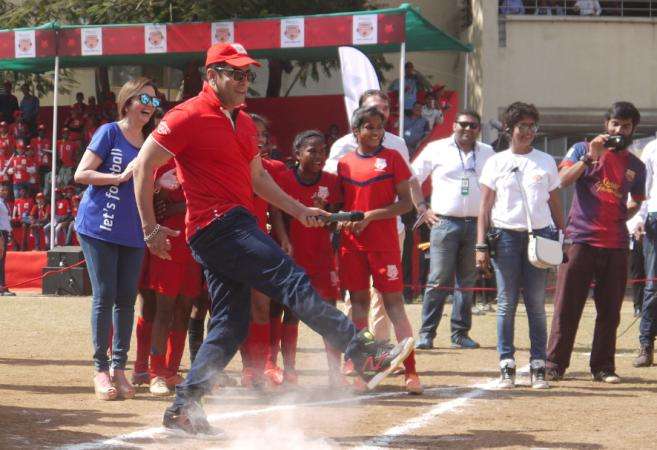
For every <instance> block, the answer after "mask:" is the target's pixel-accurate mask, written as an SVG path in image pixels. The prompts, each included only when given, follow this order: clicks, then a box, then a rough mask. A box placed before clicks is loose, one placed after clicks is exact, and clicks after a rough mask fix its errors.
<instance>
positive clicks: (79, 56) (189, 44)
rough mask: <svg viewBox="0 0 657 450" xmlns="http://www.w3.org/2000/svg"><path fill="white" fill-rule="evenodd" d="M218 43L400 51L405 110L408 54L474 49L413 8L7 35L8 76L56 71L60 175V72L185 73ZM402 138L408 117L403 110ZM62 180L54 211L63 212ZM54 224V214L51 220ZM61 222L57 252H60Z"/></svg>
mask: <svg viewBox="0 0 657 450" xmlns="http://www.w3.org/2000/svg"><path fill="white" fill-rule="evenodd" d="M217 42H239V43H240V44H242V45H243V46H244V47H246V48H247V49H248V51H249V53H250V54H251V55H252V56H254V57H256V58H269V57H275V58H279V59H291V60H318V59H324V58H337V56H338V50H337V49H338V47H340V46H353V47H356V48H358V49H359V50H361V51H362V52H364V53H366V54H367V53H369V54H372V53H387V52H400V55H401V56H400V74H399V77H400V78H399V81H400V87H399V91H400V92H399V97H400V98H399V106H400V109H401V108H403V105H404V97H403V96H404V63H405V53H406V51H456V52H465V53H466V70H467V53H468V52H470V51H472V48H471V46H469V45H466V44H463V43H462V42H460V41H459V40H458V39H456V38H454V37H452V36H450V35H449V34H447V33H445V32H444V31H442V30H440V29H439V28H437V27H436V26H434V25H433V24H431V23H430V22H429V21H428V20H426V19H425V18H424V17H422V15H421V14H420V12H419V11H418V9H416V8H414V7H413V6H411V5H409V4H403V5H401V6H400V7H398V8H388V9H378V10H367V11H358V12H346V13H337V14H319V15H310V16H298V17H277V18H266V19H244V20H234V21H221V22H202V23H198V22H195V23H166V24H113V25H84V26H77V25H60V24H58V23H56V22H53V23H48V24H45V25H42V26H40V27H35V28H21V29H13V30H0V70H9V71H19V72H34V73H41V72H48V71H51V70H54V72H55V83H54V90H55V92H54V105H53V116H54V117H53V158H52V161H53V166H52V173H53V174H54V173H56V161H57V158H56V151H57V149H56V136H57V93H58V88H59V68H60V67H65V68H70V67H95V66H99V65H119V64H120V65H130V64H134V65H145V64H148V65H164V66H170V67H183V66H184V65H186V64H188V63H189V62H192V61H203V59H204V53H205V51H206V50H207V48H208V47H209V46H210V45H212V44H214V43H217ZM399 117H400V124H399V129H400V133H403V128H404V127H403V118H404V115H403V112H402V111H400V116H399ZM55 178H56V177H54V176H53V177H52V183H53V186H52V198H51V208H52V210H53V211H54V210H55V204H54V203H55V200H54V199H55V196H54V191H55ZM51 220H53V221H54V215H53V218H52V219H51ZM54 229H55V226H54V223H53V224H52V226H51V239H50V243H51V244H50V245H51V247H52V246H53V245H54V242H55V240H54Z"/></svg>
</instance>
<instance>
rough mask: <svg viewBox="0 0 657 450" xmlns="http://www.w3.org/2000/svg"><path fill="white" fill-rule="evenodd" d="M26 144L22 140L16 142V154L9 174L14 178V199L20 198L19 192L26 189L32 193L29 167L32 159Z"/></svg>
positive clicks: (8, 171)
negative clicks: (27, 151) (26, 151)
mask: <svg viewBox="0 0 657 450" xmlns="http://www.w3.org/2000/svg"><path fill="white" fill-rule="evenodd" d="M25 150H26V149H25V144H24V143H23V140H22V139H19V140H17V141H16V154H15V155H14V157H13V159H12V161H11V164H10V166H9V169H8V170H7V173H8V174H9V175H11V177H12V183H13V185H14V198H18V197H19V195H18V192H19V191H20V190H21V189H25V191H26V192H27V193H29V192H30V174H29V173H28V171H27V167H28V165H29V164H30V159H29V158H28V156H27V154H26V153H25Z"/></svg>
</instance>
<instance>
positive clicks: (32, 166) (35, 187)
mask: <svg viewBox="0 0 657 450" xmlns="http://www.w3.org/2000/svg"><path fill="white" fill-rule="evenodd" d="M25 157H26V158H27V168H26V170H27V182H28V183H29V185H30V192H38V191H39V190H40V181H41V177H40V176H39V160H38V159H37V157H36V155H35V154H34V150H33V149H32V147H31V146H29V145H28V146H27V147H25Z"/></svg>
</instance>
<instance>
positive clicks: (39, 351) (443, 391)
mask: <svg viewBox="0 0 657 450" xmlns="http://www.w3.org/2000/svg"><path fill="white" fill-rule="evenodd" d="M89 309H90V299H89V298H87V297H83V298H80V297H77V298H75V297H70V298H56V297H41V296H39V297H30V296H25V295H22V296H19V297H16V298H7V297H4V298H2V300H0V342H2V347H0V406H1V407H0V424H2V427H1V428H0V429H1V431H0V448H2V449H5V448H7V449H9V448H30V449H32V448H52V447H64V448H71V449H86V448H149V449H151V448H152V449H155V448H171V449H174V448H175V449H195V448H233V449H242V448H249V449H258V450H272V449H330V448H344V447H348V448H351V447H360V448H404V449H407V448H449V449H478V448H536V449H538V448H550V449H554V448H584V449H599V448H600V449H602V448H609V449H618V448H628V449H630V448H631V449H640V448H657V441H656V440H655V439H654V437H653V434H652V433H653V432H654V430H655V424H656V423H657V408H655V406H654V405H655V404H657V384H656V383H655V381H656V380H657V368H647V369H635V368H633V367H632V365H631V362H632V357H633V356H634V353H635V348H636V345H637V332H638V324H637V323H635V324H634V325H633V326H632V328H631V329H630V330H629V331H628V332H627V333H626V334H625V335H624V336H622V337H621V338H620V340H619V345H618V352H617V369H618V370H617V371H618V373H619V375H620V376H621V377H622V378H623V383H622V384H620V385H602V384H599V383H593V382H592V381H590V375H589V372H588V351H589V348H590V341H591V337H592V330H593V321H594V318H595V310H594V309H593V306H592V304H589V305H588V306H587V309H586V311H585V313H584V316H583V319H582V325H581V327H580V332H579V334H578V336H577V340H576V342H577V344H576V350H575V354H574V356H573V361H572V364H571V369H570V370H569V372H568V373H567V375H566V380H564V381H562V382H559V383H554V384H553V387H552V389H550V390H548V391H535V390H532V389H531V388H530V387H528V386H526V385H525V386H519V387H518V388H516V389H515V390H512V391H498V390H496V389H495V380H496V378H497V375H498V372H497V359H498V358H497V353H496V351H495V344H496V335H495V316H494V314H491V313H489V314H487V315H485V316H475V317H474V318H473V321H474V324H473V331H472V337H474V338H475V339H477V340H478V341H480V343H481V344H482V348H481V349H478V350H469V351H464V350H452V349H450V348H449V338H448V334H449V333H448V331H449V330H448V325H449V319H448V317H444V318H443V323H442V325H441V327H440V330H439V336H438V339H437V340H436V343H437V345H438V346H439V347H438V348H437V349H436V350H432V351H425V352H420V353H419V355H418V371H419V373H420V376H421V378H422V381H423V382H424V384H425V387H426V393H425V394H424V395H422V396H410V395H407V394H406V393H405V392H404V391H403V390H402V384H403V377H391V378H389V379H387V380H386V381H384V383H383V384H382V385H381V386H380V387H379V388H377V389H376V390H375V391H373V392H370V393H367V394H365V395H355V394H353V393H350V392H336V391H331V390H329V389H327V388H326V362H325V357H324V352H323V345H322V341H321V339H320V338H319V336H317V335H315V334H314V333H312V332H311V331H309V330H308V329H307V328H305V327H302V330H301V333H300V342H299V344H300V345H299V346H300V350H299V354H298V368H299V369H300V374H301V377H300V383H299V388H297V389H281V390H280V391H278V392H273V393H258V392H253V391H246V390H244V389H241V388H230V389H226V390H224V391H222V392H220V393H219V394H218V395H216V396H213V397H209V398H208V399H207V401H206V410H207V412H208V414H209V418H210V421H211V423H213V424H214V425H216V426H217V427H220V428H221V429H223V431H224V432H225V433H226V436H225V437H223V438H221V439H214V440H209V441H208V440H201V439H189V438H182V437H180V436H176V435H172V434H170V433H164V432H163V431H162V429H161V428H160V421H161V416H162V412H163V410H164V408H165V407H166V406H167V405H168V403H169V401H170V399H162V398H154V397H151V396H150V395H149V394H148V393H147V392H146V391H145V390H141V391H140V392H139V393H138V395H137V397H136V399H134V400H127V401H114V402H100V401H97V400H95V398H94V397H93V390H92V384H91V378H92V376H93V370H92V366H91V343H90V337H89V335H90V324H89V321H90V319H89ZM408 310H409V315H410V316H411V320H412V323H413V325H414V326H415V327H417V325H418V317H419V313H420V307H419V305H411V306H409V308H408ZM548 312H551V306H550V307H549V308H548ZM446 314H449V308H446ZM549 320H550V318H548V323H549ZM632 322H633V318H632V304H631V303H630V302H626V303H625V304H624V307H623V318H622V322H621V326H620V328H619V331H622V330H624V329H625V328H626V327H628V326H629V325H630V324H631V323H632ZM133 343H134V340H133ZM516 343H517V347H518V348H519V351H518V354H517V361H518V364H519V366H524V365H526V364H527V362H528V353H527V347H528V337H527V320H526V316H525V314H524V310H523V308H522V307H519V309H518V318H517V323H516ZM133 356H134V348H133V349H132V350H131V357H133ZM188 361H189V359H188V357H187V355H185V357H184V358H183V366H184V367H187V365H188ZM130 367H131V365H130ZM240 367H241V363H240V360H239V356H237V357H236V358H235V359H234V360H233V362H231V364H230V366H229V367H228V369H229V370H228V372H229V373H230V374H231V375H233V376H234V377H237V376H238V374H239V372H238V371H239V369H240ZM527 382H528V380H527V379H526V377H520V383H525V384H526V383H527Z"/></svg>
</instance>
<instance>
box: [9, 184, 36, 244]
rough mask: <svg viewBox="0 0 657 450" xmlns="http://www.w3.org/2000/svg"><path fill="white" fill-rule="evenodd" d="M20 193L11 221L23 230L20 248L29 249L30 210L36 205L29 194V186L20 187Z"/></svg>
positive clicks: (15, 201)
mask: <svg viewBox="0 0 657 450" xmlns="http://www.w3.org/2000/svg"><path fill="white" fill-rule="evenodd" d="M17 194H18V195H16V199H15V200H14V211H13V212H12V215H11V221H12V222H13V224H14V225H17V226H20V227H21V228H22V231H23V238H22V240H21V246H20V250H22V251H26V250H27V238H28V236H29V234H30V212H31V211H32V207H33V206H34V200H33V199H32V198H31V197H29V196H28V195H27V188H25V187H20V188H18V192H17Z"/></svg>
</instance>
